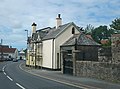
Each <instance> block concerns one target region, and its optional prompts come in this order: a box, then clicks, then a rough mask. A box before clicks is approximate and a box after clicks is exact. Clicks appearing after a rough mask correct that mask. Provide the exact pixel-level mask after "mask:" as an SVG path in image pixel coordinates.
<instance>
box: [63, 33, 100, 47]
mask: <svg viewBox="0 0 120 89" xmlns="http://www.w3.org/2000/svg"><path fill="white" fill-rule="evenodd" d="M75 39H77V45H89V46H90V45H91V46H100V44H98V43H97V42H95V41H94V40H93V39H91V38H89V37H87V36H86V35H85V34H83V33H80V34H75V35H73V36H72V37H71V38H70V39H68V40H67V41H66V42H65V43H64V44H63V45H62V46H69V45H70V46H73V45H75V43H76V42H75Z"/></svg>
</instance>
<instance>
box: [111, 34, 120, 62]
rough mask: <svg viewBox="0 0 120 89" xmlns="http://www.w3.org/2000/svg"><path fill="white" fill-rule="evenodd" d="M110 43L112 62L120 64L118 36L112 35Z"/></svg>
mask: <svg viewBox="0 0 120 89" xmlns="http://www.w3.org/2000/svg"><path fill="white" fill-rule="evenodd" d="M111 42H112V61H113V62H120V34H113V35H112V36H111Z"/></svg>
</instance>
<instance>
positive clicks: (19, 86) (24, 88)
mask: <svg viewBox="0 0 120 89" xmlns="http://www.w3.org/2000/svg"><path fill="white" fill-rule="evenodd" d="M16 85H17V86H19V87H20V88H22V89H25V88H24V87H23V86H21V85H20V84H19V83H16Z"/></svg>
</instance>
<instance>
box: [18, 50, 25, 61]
mask: <svg viewBox="0 0 120 89" xmlns="http://www.w3.org/2000/svg"><path fill="white" fill-rule="evenodd" d="M19 59H20V60H23V59H24V60H25V52H24V51H23V49H22V50H21V51H19Z"/></svg>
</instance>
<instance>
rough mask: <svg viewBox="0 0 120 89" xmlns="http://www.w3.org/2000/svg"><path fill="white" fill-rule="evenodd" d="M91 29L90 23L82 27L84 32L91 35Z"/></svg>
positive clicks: (92, 28)
mask: <svg viewBox="0 0 120 89" xmlns="http://www.w3.org/2000/svg"><path fill="white" fill-rule="evenodd" d="M92 30H94V27H93V26H92V25H91V24H88V25H87V26H86V28H85V29H84V33H85V34H89V35H91V34H92Z"/></svg>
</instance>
